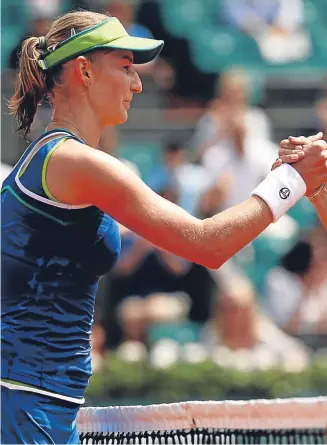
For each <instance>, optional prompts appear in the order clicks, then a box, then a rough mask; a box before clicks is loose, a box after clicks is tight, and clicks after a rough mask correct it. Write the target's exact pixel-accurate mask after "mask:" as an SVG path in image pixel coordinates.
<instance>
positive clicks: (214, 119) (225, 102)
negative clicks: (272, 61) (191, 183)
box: [191, 70, 278, 210]
mask: <svg viewBox="0 0 327 445" xmlns="http://www.w3.org/2000/svg"><path fill="white" fill-rule="evenodd" d="M218 91H219V92H220V97H219V98H217V99H215V100H214V101H213V102H212V105H211V107H210V109H209V110H208V111H207V112H206V113H205V114H204V116H203V117H202V118H201V120H200V121H199V123H198V126H197V130H196V134H195V136H194V138H193V140H192V142H191V143H192V145H193V146H195V148H196V150H197V153H196V157H197V159H198V160H199V161H200V162H202V164H203V166H204V167H205V169H206V171H207V173H208V177H209V178H211V179H212V180H214V181H217V183H216V189H219V190H220V193H221V195H222V197H223V198H224V199H222V201H223V202H222V205H221V208H227V207H231V206H233V205H235V204H237V203H239V202H240V201H242V200H244V199H246V198H248V196H249V194H250V193H251V191H252V190H253V189H254V188H255V187H256V186H257V184H258V183H259V182H260V181H261V180H262V178H263V177H264V176H266V174H267V173H268V172H269V170H270V168H271V165H272V162H273V161H274V159H275V158H276V154H277V150H278V148H277V146H275V144H273V143H272V142H270V140H269V139H270V123H269V120H268V118H267V116H266V114H265V113H264V112H263V111H262V110H261V109H259V108H255V107H250V105H249V95H250V84H249V79H248V76H247V75H246V73H244V72H243V71H238V70H231V71H227V72H226V73H224V74H223V75H222V76H221V78H220V81H219V84H218ZM216 210H217V209H216Z"/></svg>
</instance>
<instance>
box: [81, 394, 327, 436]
mask: <svg viewBox="0 0 327 445" xmlns="http://www.w3.org/2000/svg"><path fill="white" fill-rule="evenodd" d="M77 422H78V428H79V430H80V431H83V432H84V433H86V432H89V433H90V432H99V431H102V432H103V433H110V432H139V431H164V430H174V429H189V428H224V429H288V428H326V427H327V397H315V398H297V399H295V398H294V399H275V400H250V401H223V402H211V401H210V402H182V403H171V404H162V405H149V406H141V405H140V406H115V407H90V408H81V409H80V411H79V415H78V419H77Z"/></svg>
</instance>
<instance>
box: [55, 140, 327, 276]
mask: <svg viewBox="0 0 327 445" xmlns="http://www.w3.org/2000/svg"><path fill="white" fill-rule="evenodd" d="M313 158H314V159H316V158H317V155H316V154H314V155H313V157H312V156H311V157H310V156H306V158H305V160H306V162H307V164H308V165H310V162H311V163H312V159H313ZM298 166H299V167H300V163H299V164H298ZM289 168H290V167H289ZM303 169H304V170H306V165H304V166H303ZM309 170H310V169H309ZM292 171H293V169H292ZM59 175H60V181H58V177H59ZM270 175H273V173H271V174H270ZM304 176H306V178H307V180H308V181H309V182H310V181H312V180H314V181H317V180H316V179H315V178H314V177H311V176H310V173H308V172H305V174H304ZM318 180H319V179H318ZM301 181H302V179H301ZM302 182H303V181H302ZM319 183H320V182H318V184H319ZM47 185H48V187H49V189H50V191H51V193H52V194H53V196H55V198H56V199H58V200H59V201H61V202H67V203H70V204H85V203H91V204H93V205H95V206H97V207H98V208H101V209H102V210H103V211H104V212H106V213H108V214H109V215H111V216H112V217H113V218H115V219H116V220H117V221H119V222H120V223H121V224H123V225H124V226H126V227H128V228H130V229H131V230H132V231H134V232H136V233H138V234H139V235H140V236H142V237H143V238H145V239H147V240H149V241H150V242H152V243H153V244H156V245H158V246H159V247H161V248H163V249H165V250H168V251H170V252H172V253H174V254H175V255H178V256H181V257H184V258H185V259H187V260H189V261H192V262H195V263H201V264H203V265H205V266H207V267H209V268H218V267H219V266H221V265H222V264H223V263H224V262H225V261H227V260H228V259H229V258H230V257H231V256H232V255H234V254H235V253H236V252H238V251H239V250H240V249H242V248H243V247H244V246H246V245H247V244H248V243H249V242H251V241H252V240H253V239H254V238H255V237H257V236H258V235H259V234H260V233H261V232H262V231H263V230H265V229H266V227H267V226H268V225H269V224H270V223H271V222H272V221H273V215H272V211H271V210H270V207H269V206H268V205H267V204H266V202H265V201H264V200H263V199H261V198H259V197H258V196H252V197H250V198H249V199H248V200H247V201H244V202H242V203H241V204H239V205H237V206H235V207H233V208H230V209H228V210H226V211H224V212H222V213H220V214H218V215H215V216H214V217H212V218H208V219H206V220H203V221H202V220H199V219H197V218H194V217H193V216H191V215H190V214H188V213H187V212H185V211H184V210H183V209H181V208H180V207H178V206H176V205H175V204H173V203H171V202H169V201H167V200H165V199H164V198H161V197H160V196H158V195H157V194H156V193H154V192H153V191H152V190H151V189H150V188H148V187H147V186H146V185H145V184H144V183H143V182H142V180H140V179H139V178H138V177H137V176H136V175H134V174H133V173H131V171H130V170H129V169H128V168H127V167H126V166H124V165H123V164H122V163H121V162H120V161H118V160H117V159H115V158H113V157H111V156H109V155H107V154H106V153H103V152H100V151H98V150H94V149H91V148H89V147H87V146H85V145H82V144H80V143H78V142H76V141H74V140H68V141H66V142H65V143H64V144H62V146H61V147H59V148H58V149H57V150H56V151H55V152H54V154H53V155H52V156H51V158H50V161H49V164H48V170H47ZM301 193H302V192H301ZM303 193H304V191H303Z"/></svg>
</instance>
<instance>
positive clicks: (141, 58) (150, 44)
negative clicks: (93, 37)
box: [101, 36, 164, 64]
mask: <svg viewBox="0 0 327 445" xmlns="http://www.w3.org/2000/svg"><path fill="white" fill-rule="evenodd" d="M163 46H164V42H163V40H155V39H146V38H143V37H132V36H125V37H120V38H119V39H116V40H114V41H112V42H110V43H105V44H104V45H101V47H103V48H113V49H121V50H128V51H131V52H132V53H133V56H134V63H136V64H143V63H148V62H151V61H152V60H154V59H155V58H156V57H158V55H159V54H160V52H161V50H162V48H163Z"/></svg>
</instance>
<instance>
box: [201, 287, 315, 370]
mask: <svg viewBox="0 0 327 445" xmlns="http://www.w3.org/2000/svg"><path fill="white" fill-rule="evenodd" d="M202 343H203V344H204V345H205V346H206V348H207V350H208V351H209V352H210V354H211V355H212V357H213V358H214V360H215V361H216V362H217V363H219V364H220V365H222V366H232V367H240V368H244V369H254V368H259V369H260V368H262V369H265V368H270V367H274V366H277V365H284V366H287V367H288V368H291V369H294V368H295V369H302V368H304V367H305V366H306V365H307V364H308V359H309V355H308V352H307V350H306V348H305V346H303V345H302V343H300V342H299V341H297V340H294V339H292V338H291V337H289V336H287V335H286V334H284V333H283V332H281V331H280V330H279V329H278V328H277V327H275V326H274V325H272V323H270V322H269V321H268V320H267V319H265V318H264V317H263V316H262V315H261V314H260V312H259V310H258V308H257V307H256V303H255V293H254V289H253V287H252V286H251V285H250V284H249V283H247V282H246V281H243V280H242V281H237V280H234V281H233V284H232V283H230V285H229V286H228V287H225V288H224V289H223V291H222V293H221V295H220V298H219V299H218V301H217V303H216V305H215V308H214V312H213V314H212V318H211V320H210V321H209V322H208V323H207V324H206V325H205V326H204V328H203V332H202Z"/></svg>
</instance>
